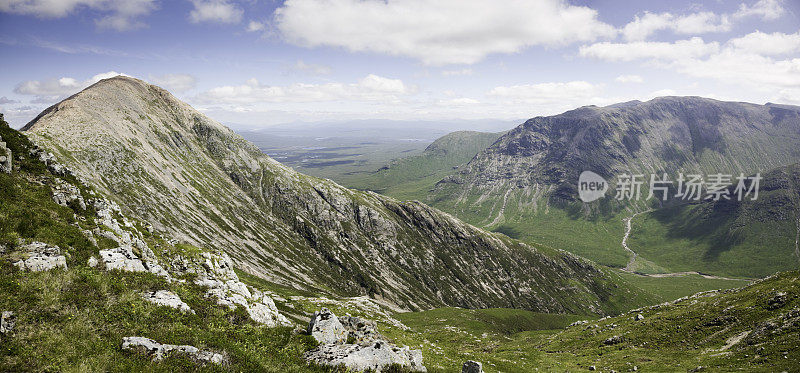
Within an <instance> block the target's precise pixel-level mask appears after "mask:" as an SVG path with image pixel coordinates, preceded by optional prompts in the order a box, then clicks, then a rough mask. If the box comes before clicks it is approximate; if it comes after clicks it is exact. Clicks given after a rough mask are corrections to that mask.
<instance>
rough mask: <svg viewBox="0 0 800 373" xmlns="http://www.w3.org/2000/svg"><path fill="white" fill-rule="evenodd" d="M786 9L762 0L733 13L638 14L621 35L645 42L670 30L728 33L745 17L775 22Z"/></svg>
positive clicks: (779, 3)
mask: <svg viewBox="0 0 800 373" xmlns="http://www.w3.org/2000/svg"><path fill="white" fill-rule="evenodd" d="M784 12H785V10H784V9H783V6H782V4H781V1H778V0H760V1H758V2H756V3H755V4H753V5H747V4H741V5H740V7H739V9H738V10H737V11H736V12H734V13H732V14H716V13H713V12H698V13H691V14H686V15H675V14H672V13H650V12H645V13H644V14H643V15H637V16H635V17H634V20H633V21H631V22H630V23H628V24H627V25H625V26H624V27H623V28H622V35H623V36H624V37H625V39H626V40H627V41H642V40H645V39H647V38H648V37H649V36H650V35H652V34H653V33H655V32H657V31H660V30H670V31H672V32H674V33H676V34H684V35H692V34H695V35H696V34H704V33H710V32H726V31H730V30H731V29H732V27H733V23H734V21H737V20H740V19H742V18H746V17H752V16H757V17H760V18H761V19H763V20H765V21H771V20H775V19H777V18H780V17H781V16H782V15H783V14H784Z"/></svg>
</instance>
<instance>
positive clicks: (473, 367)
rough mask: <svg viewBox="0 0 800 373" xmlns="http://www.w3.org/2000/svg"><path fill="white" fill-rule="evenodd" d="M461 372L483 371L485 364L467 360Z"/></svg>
mask: <svg viewBox="0 0 800 373" xmlns="http://www.w3.org/2000/svg"><path fill="white" fill-rule="evenodd" d="M461 373H483V364H481V363H480V362H477V361H472V360H467V361H465V362H464V365H462V366H461Z"/></svg>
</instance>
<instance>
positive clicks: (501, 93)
mask: <svg viewBox="0 0 800 373" xmlns="http://www.w3.org/2000/svg"><path fill="white" fill-rule="evenodd" d="M599 92H600V86H598V85H595V84H592V83H589V82H585V81H572V82H551V83H539V84H525V85H514V86H501V87H495V88H493V89H492V90H490V91H489V92H488V93H487V95H488V96H493V97H497V98H501V99H507V100H511V101H513V102H524V103H530V104H546V103H550V102H561V101H570V102H572V101H575V100H578V101H586V100H588V99H590V98H592V97H594V96H596V95H597V94H598V93H599Z"/></svg>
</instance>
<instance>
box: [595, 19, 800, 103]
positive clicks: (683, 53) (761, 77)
mask: <svg viewBox="0 0 800 373" xmlns="http://www.w3.org/2000/svg"><path fill="white" fill-rule="evenodd" d="M797 51H800V32H798V33H794V34H784V33H772V34H766V33H762V32H759V31H756V32H753V33H750V34H747V35H744V36H742V37H738V38H734V39H731V40H729V41H728V42H726V43H724V44H722V45H720V44H719V43H716V42H714V43H705V42H703V41H702V39H700V38H692V39H689V40H679V41H676V42H674V43H659V42H633V43H615V44H612V43H596V44H592V45H589V46H584V47H581V49H580V55H581V56H583V57H592V58H598V59H602V60H606V61H633V60H643V61H645V62H657V63H658V66H660V67H663V68H666V69H672V70H674V71H677V72H679V73H682V74H685V75H687V76H691V77H695V78H708V79H714V80H718V81H721V82H724V83H728V84H738V85H740V86H746V87H748V88H752V89H754V90H758V91H762V92H769V94H773V93H774V92H776V91H780V92H783V93H782V94H783V95H784V96H786V95H788V94H789V93H791V92H793V91H792V89H796V88H797V87H800V58H796V57H795V56H794V55H792V53H795V52H797ZM786 55H788V56H787V57H781V56H786Z"/></svg>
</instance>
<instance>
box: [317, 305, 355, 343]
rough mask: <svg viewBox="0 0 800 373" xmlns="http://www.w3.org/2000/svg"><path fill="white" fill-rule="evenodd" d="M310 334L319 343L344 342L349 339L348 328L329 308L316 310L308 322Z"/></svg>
mask: <svg viewBox="0 0 800 373" xmlns="http://www.w3.org/2000/svg"><path fill="white" fill-rule="evenodd" d="M308 334H310V335H311V336H312V337H314V339H316V340H317V342H319V343H344V342H346V341H347V334H348V333H347V329H345V328H344V326H343V325H342V323H341V322H340V321H339V318H338V317H336V315H334V314H333V312H331V311H330V310H328V309H327V308H323V309H322V310H320V311H317V312H314V316H312V317H311V321H310V322H309V323H308Z"/></svg>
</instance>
